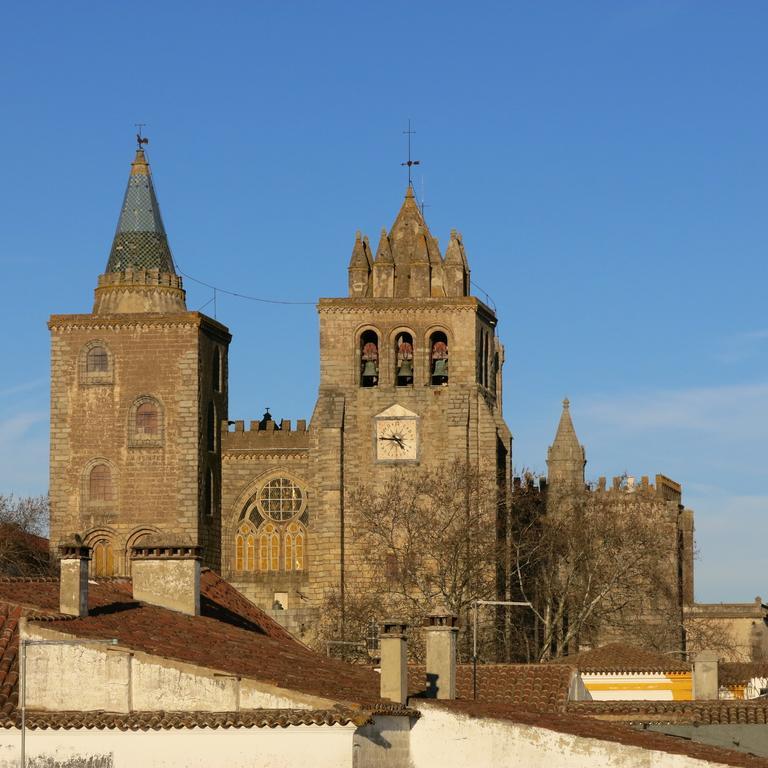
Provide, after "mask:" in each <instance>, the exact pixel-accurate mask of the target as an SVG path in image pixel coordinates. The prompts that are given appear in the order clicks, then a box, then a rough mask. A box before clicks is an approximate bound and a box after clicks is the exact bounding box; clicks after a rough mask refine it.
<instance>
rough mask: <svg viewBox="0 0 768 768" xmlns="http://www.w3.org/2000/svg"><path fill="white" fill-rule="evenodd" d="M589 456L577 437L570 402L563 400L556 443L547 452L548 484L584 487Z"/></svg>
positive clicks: (566, 399)
mask: <svg viewBox="0 0 768 768" xmlns="http://www.w3.org/2000/svg"><path fill="white" fill-rule="evenodd" d="M586 463H587V456H586V453H585V451H584V446H583V445H581V444H580V443H579V439H578V437H576V430H575V429H574V428H573V421H572V420H571V411H570V402H569V400H568V398H567V397H566V398H565V400H563V412H562V414H561V416H560V423H559V424H558V425H557V434H556V435H555V441H554V442H553V443H552V445H551V446H550V448H549V450H548V451H547V468H548V477H547V480H548V483H549V485H550V486H555V485H558V484H559V485H561V486H563V485H578V486H583V485H584V467H585V465H586Z"/></svg>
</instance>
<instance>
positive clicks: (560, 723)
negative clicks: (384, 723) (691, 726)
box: [435, 700, 768, 768]
mask: <svg viewBox="0 0 768 768" xmlns="http://www.w3.org/2000/svg"><path fill="white" fill-rule="evenodd" d="M606 703H608V702H606ZM643 703H647V702H643ZM435 704H436V705H437V706H441V707H445V708H446V709H450V710H452V711H454V712H461V713H464V714H466V715H468V716H469V717H490V718H496V719H499V720H509V721H511V722H514V723H518V724H520V725H529V726H533V727H537V728H546V729H548V730H552V731H557V732H559V733H568V734H572V735H574V736H580V737H582V738H588V739H598V740H601V741H611V742H614V743H620V744H626V745H628V746H634V747H640V748H642V749H649V750H658V751H660V752H668V753H670V754H677V755H687V756H689V757H693V758H696V759H699V760H706V761H709V762H711V763H718V764H721V765H732V766H739V767H742V768H768V759H766V758H763V757H755V756H754V755H749V754H745V753H743V752H736V751H734V750H730V749H722V748H720V747H713V746H709V745H705V744H697V743H695V742H692V741H689V740H687V739H680V738H676V737H672V736H666V735H663V734H660V733H655V732H652V731H643V730H637V729H635V728H632V727H631V726H629V725H625V724H623V723H612V722H605V721H603V720H597V719H595V718H593V717H584V716H580V715H577V714H573V713H571V712H567V713H551V712H540V713H535V712H529V711H526V710H524V709H521V708H515V707H508V706H503V705H499V704H486V703H482V702H473V701H462V700H456V701H440V702H435ZM569 709H570V707H569Z"/></svg>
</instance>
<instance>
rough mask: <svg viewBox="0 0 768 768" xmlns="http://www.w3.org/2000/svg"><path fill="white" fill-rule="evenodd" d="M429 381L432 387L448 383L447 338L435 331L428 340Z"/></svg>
mask: <svg viewBox="0 0 768 768" xmlns="http://www.w3.org/2000/svg"><path fill="white" fill-rule="evenodd" d="M429 359H430V381H431V383H432V384H433V385H440V384H447V383H448V337H447V336H446V335H445V334H444V333H443V332H442V331H435V333H433V334H432V336H430V339H429Z"/></svg>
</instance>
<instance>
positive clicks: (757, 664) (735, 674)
mask: <svg viewBox="0 0 768 768" xmlns="http://www.w3.org/2000/svg"><path fill="white" fill-rule="evenodd" d="M753 677H768V662H765V661H747V662H741V661H724V662H721V663H720V665H719V668H718V679H719V681H720V685H744V684H746V683H748V682H749V681H750V680H751V679H752V678H753Z"/></svg>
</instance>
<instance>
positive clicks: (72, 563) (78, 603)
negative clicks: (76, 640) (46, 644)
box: [59, 544, 91, 616]
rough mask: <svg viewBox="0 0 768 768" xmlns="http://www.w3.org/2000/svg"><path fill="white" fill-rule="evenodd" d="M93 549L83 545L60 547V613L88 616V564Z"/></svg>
mask: <svg viewBox="0 0 768 768" xmlns="http://www.w3.org/2000/svg"><path fill="white" fill-rule="evenodd" d="M90 562H91V548H90V547H84V546H83V545H82V544H62V545H61V546H60V547H59V567H60V577H59V611H60V612H61V613H64V614H66V615H67V616H87V615H88V563H90Z"/></svg>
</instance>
